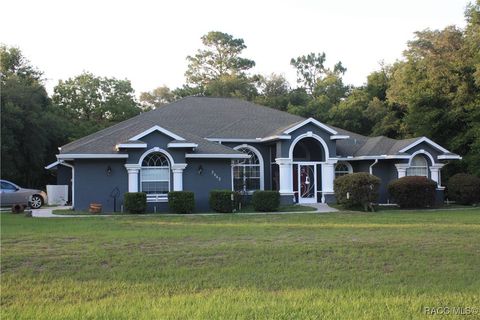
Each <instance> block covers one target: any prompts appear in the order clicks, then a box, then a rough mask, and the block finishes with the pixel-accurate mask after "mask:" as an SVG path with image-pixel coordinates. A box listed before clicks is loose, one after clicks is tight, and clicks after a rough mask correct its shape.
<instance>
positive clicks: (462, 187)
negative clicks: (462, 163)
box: [447, 173, 480, 204]
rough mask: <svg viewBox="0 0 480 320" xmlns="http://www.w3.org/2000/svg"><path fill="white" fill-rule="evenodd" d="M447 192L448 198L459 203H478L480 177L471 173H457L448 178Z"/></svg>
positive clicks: (479, 198) (479, 197)
mask: <svg viewBox="0 0 480 320" xmlns="http://www.w3.org/2000/svg"><path fill="white" fill-rule="evenodd" d="M447 194H448V198H449V199H450V200H454V201H456V202H457V203H460V204H475V203H479V202H480V178H479V177H476V176H474V175H471V174H466V173H457V174H456V175H454V176H452V177H450V179H449V180H448V184H447Z"/></svg>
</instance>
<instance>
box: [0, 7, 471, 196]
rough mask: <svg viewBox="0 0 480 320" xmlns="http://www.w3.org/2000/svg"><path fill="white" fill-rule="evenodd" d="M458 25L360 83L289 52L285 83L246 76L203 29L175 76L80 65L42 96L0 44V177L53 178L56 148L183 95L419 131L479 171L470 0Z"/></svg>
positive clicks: (238, 61) (357, 126)
mask: <svg viewBox="0 0 480 320" xmlns="http://www.w3.org/2000/svg"><path fill="white" fill-rule="evenodd" d="M465 19H466V27H465V28H458V27H456V26H449V27H447V28H445V29H443V30H428V29H427V30H423V31H419V32H416V33H415V37H414V39H412V40H411V41H409V42H408V44H407V48H406V50H405V51H404V52H403V59H401V60H399V61H396V62H395V63H393V64H383V65H381V67H380V69H379V70H377V71H374V72H372V73H371V74H370V75H368V77H367V79H366V83H365V84H364V85H362V86H358V87H355V86H351V85H347V84H345V83H344V81H343V75H344V73H345V71H346V67H345V66H344V65H343V64H342V63H341V62H340V61H339V62H337V63H335V64H333V67H328V66H327V63H326V61H327V57H326V55H325V53H323V52H320V53H309V54H306V55H302V56H299V57H296V58H292V59H291V61H290V64H291V66H292V67H293V68H295V70H296V72H297V83H296V85H295V86H292V85H291V84H290V83H289V82H288V81H287V80H286V79H285V77H284V76H283V75H281V74H270V75H259V74H253V73H252V72H251V69H252V68H253V67H254V66H255V61H254V60H252V59H248V58H245V57H243V56H242V52H243V50H244V49H245V48H246V45H245V43H244V40H243V39H241V38H235V37H234V36H232V35H230V34H227V33H223V32H219V31H212V32H209V33H207V34H206V35H204V36H202V38H201V41H202V45H203V46H202V48H200V49H198V50H197V52H195V53H194V54H193V55H191V56H188V57H187V62H188V66H187V70H186V72H185V84H184V85H182V86H181V87H178V88H174V89H170V88H168V87H166V86H160V87H158V88H155V89H153V90H152V91H149V92H142V93H140V95H139V99H138V100H137V98H136V96H135V92H134V90H133V88H132V86H131V83H130V81H129V80H127V79H116V78H107V77H99V76H96V75H94V74H92V73H89V72H84V73H82V74H80V75H78V76H75V77H72V78H70V79H67V80H60V81H59V83H58V84H57V85H56V86H55V88H54V92H53V94H52V95H51V96H49V95H48V94H47V92H46V90H45V86H44V79H43V74H42V72H41V71H39V70H38V69H36V68H35V67H34V66H32V64H31V63H30V62H29V61H28V60H27V59H26V58H25V57H24V56H23V55H22V53H21V51H20V49H18V48H15V47H8V46H5V45H2V46H0V68H1V69H0V72H1V75H0V76H1V82H0V85H1V139H2V140H1V176H2V178H4V179H10V180H12V181H15V182H16V183H18V184H21V185H25V186H32V187H33V186H44V185H45V184H46V183H48V182H50V181H52V179H53V177H52V176H51V174H50V173H49V172H47V171H46V170H44V168H43V167H44V166H45V165H46V164H47V163H49V162H51V161H54V160H55V156H54V155H55V154H56V153H57V152H58V151H57V147H58V146H61V145H63V144H65V143H68V142H70V141H73V140H75V139H78V138H80V137H83V136H85V135H87V134H90V133H93V132H95V131H98V130H100V129H103V128H105V127H108V126H111V125H113V124H115V123H118V122H120V121H123V120H126V119H128V118H130V117H133V116H135V115H137V114H139V113H141V112H145V111H148V110H151V109H154V108H161V107H162V106H163V105H164V104H167V103H170V102H173V101H175V100H177V99H180V98H182V97H186V96H192V95H201V96H222V97H235V98H240V99H246V100H249V101H253V102H255V103H258V104H261V105H265V106H269V107H272V108H276V109H279V110H282V111H286V112H290V113H293V114H297V115H300V116H304V117H314V118H316V119H318V120H320V121H322V122H325V123H328V124H330V125H334V126H338V127H341V128H344V129H347V130H350V131H353V132H357V133H360V134H364V135H370V136H378V135H385V136H388V137H391V138H398V139H403V138H410V137H416V136H428V137H431V138H432V139H434V140H435V141H436V142H438V143H439V144H441V145H443V146H446V147H447V148H448V149H449V150H451V151H452V152H455V153H458V154H461V155H462V156H463V157H464V159H463V160H462V161H456V162H452V163H451V164H449V165H448V166H446V167H445V169H444V170H443V171H444V177H448V176H449V175H451V174H453V173H456V172H462V171H464V172H470V173H473V174H476V175H480V0H476V2H474V3H471V4H469V5H468V6H467V7H466V10H465Z"/></svg>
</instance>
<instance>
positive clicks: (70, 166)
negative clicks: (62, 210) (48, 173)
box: [59, 160, 75, 209]
mask: <svg viewBox="0 0 480 320" xmlns="http://www.w3.org/2000/svg"><path fill="white" fill-rule="evenodd" d="M59 164H61V165H63V166H65V167H69V168H70V169H72V208H73V209H75V166H73V165H72V164H69V163H66V162H64V161H63V160H60V162H59Z"/></svg>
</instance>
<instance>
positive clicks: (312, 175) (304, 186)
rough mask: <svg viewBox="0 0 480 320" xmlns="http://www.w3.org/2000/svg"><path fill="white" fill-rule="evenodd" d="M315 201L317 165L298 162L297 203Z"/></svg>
mask: <svg viewBox="0 0 480 320" xmlns="http://www.w3.org/2000/svg"><path fill="white" fill-rule="evenodd" d="M316 202H317V166H316V165H314V164H302V163H299V164H298V203H316Z"/></svg>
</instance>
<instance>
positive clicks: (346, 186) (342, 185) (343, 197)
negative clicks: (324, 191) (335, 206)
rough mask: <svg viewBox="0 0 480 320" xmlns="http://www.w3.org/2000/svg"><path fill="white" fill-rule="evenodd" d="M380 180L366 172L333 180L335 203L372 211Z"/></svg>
mask: <svg viewBox="0 0 480 320" xmlns="http://www.w3.org/2000/svg"><path fill="white" fill-rule="evenodd" d="M379 187H380V179H379V178H378V177H375V176H374V175H371V174H369V173H366V172H358V173H352V174H347V175H344V176H341V177H338V178H336V179H335V180H334V190H335V197H336V199H337V202H338V203H339V204H341V205H344V206H345V207H347V208H354V207H362V208H363V209H364V210H365V211H367V210H368V209H369V208H370V209H372V210H373V206H372V203H373V202H376V201H377V199H378V189H379Z"/></svg>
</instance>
